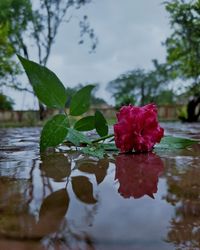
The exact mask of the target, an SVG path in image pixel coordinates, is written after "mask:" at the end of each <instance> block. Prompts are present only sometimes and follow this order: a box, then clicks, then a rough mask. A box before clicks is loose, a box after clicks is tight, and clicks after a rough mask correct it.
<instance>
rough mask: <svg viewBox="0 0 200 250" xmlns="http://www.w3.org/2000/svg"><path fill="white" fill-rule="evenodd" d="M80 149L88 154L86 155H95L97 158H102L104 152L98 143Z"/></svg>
mask: <svg viewBox="0 0 200 250" xmlns="http://www.w3.org/2000/svg"><path fill="white" fill-rule="evenodd" d="M81 151H82V152H83V153H84V154H88V155H91V156H93V157H97V158H99V159H101V158H103V157H104V154H105V150H104V148H103V147H102V146H100V145H93V146H92V145H91V146H90V145H89V146H87V147H84V148H82V149H81Z"/></svg>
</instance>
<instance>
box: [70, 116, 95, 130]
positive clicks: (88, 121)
mask: <svg viewBox="0 0 200 250" xmlns="http://www.w3.org/2000/svg"><path fill="white" fill-rule="evenodd" d="M74 128H75V129H76V130H79V131H90V130H92V129H94V128H95V125H94V116H86V117H83V118H82V119H80V120H78V121H77V122H76V123H75V125H74Z"/></svg>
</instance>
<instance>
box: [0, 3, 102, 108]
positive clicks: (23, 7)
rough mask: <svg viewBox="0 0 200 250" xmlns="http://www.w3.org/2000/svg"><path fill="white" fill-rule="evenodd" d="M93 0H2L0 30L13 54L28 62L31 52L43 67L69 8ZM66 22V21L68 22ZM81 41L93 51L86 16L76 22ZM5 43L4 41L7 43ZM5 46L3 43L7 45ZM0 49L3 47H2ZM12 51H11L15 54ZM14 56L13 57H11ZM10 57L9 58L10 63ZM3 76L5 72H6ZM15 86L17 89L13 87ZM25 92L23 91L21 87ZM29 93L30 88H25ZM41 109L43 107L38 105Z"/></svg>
mask: <svg viewBox="0 0 200 250" xmlns="http://www.w3.org/2000/svg"><path fill="white" fill-rule="evenodd" d="M91 1H92V0H40V1H39V0H38V1H34V2H33V1H31V0H5V1H1V2H0V30H1V29H5V27H6V26H7V27H8V34H7V36H8V40H9V42H10V44H11V45H12V46H13V48H14V51H15V52H16V53H19V54H21V55H23V56H24V57H25V58H27V59H30V57H31V53H30V51H31V50H33V48H32V46H28V45H29V44H32V45H33V46H34V48H35V50H36V53H35V55H37V61H38V63H39V64H41V65H43V66H46V65H47V62H48V59H49V56H50V54H51V49H52V46H53V44H54V42H55V39H56V35H57V33H58V29H59V27H60V25H61V23H62V22H63V21H64V18H65V16H66V14H67V12H68V10H69V9H71V8H75V9H79V8H81V7H82V6H84V5H85V4H88V3H90V2H91ZM68 21H69V20H68ZM79 25H80V29H81V38H80V41H79V43H83V42H84V35H85V34H87V35H89V37H90V38H91V41H92V50H94V49H95V48H96V45H97V42H98V40H97V38H96V36H95V34H94V31H93V29H92V28H91V27H90V24H89V22H88V19H87V16H84V17H83V20H80V22H79ZM6 42H7V41H6ZM7 44H8V43H6V44H5V46H7ZM2 50H3V48H2ZM14 51H13V52H14ZM12 55H13V54H12ZM12 55H11V56H10V57H9V58H8V59H9V60H12ZM5 75H6V72H5ZM13 86H15V87H18V89H20V87H19V86H18V85H17V86H16V84H15V85H13ZM22 89H23V90H24V88H22ZM28 90H29V91H30V88H28ZM40 108H41V109H42V106H41V105H40Z"/></svg>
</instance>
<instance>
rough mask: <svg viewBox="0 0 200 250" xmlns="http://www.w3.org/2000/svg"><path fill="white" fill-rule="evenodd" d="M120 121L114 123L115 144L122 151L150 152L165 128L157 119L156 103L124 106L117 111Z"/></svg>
mask: <svg viewBox="0 0 200 250" xmlns="http://www.w3.org/2000/svg"><path fill="white" fill-rule="evenodd" d="M117 120H118V123H117V124H115V125H114V134H115V144H116V146H117V148H119V149H120V151H121V152H122V153H125V152H131V151H133V150H134V151H135V152H148V151H151V150H152V148H153V146H154V145H155V144H156V143H157V142H158V143H159V142H160V140H161V138H162V137H163V136H164V129H163V128H161V127H160V125H159V124H158V119H157V108H156V105H154V104H148V105H145V106H143V107H135V106H132V105H129V106H123V107H122V108H121V109H120V111H119V113H117Z"/></svg>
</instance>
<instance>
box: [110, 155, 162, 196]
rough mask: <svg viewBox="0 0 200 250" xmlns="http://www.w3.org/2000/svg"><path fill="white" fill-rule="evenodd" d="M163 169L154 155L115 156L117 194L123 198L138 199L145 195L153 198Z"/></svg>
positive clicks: (160, 162)
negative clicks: (117, 182)
mask: <svg viewBox="0 0 200 250" xmlns="http://www.w3.org/2000/svg"><path fill="white" fill-rule="evenodd" d="M163 169H164V165H163V162H162V160H161V159H160V158H159V157H158V156H157V155H155V154H154V153H148V154H131V155H124V154H123V155H119V156H117V157H116V173H115V179H118V181H119V184H120V186H119V189H118V192H119V193H120V194H121V195H122V196H123V197H124V198H130V197H134V198H140V197H142V196H144V195H145V194H147V195H149V196H150V197H152V198H154V196H153V194H154V193H156V192H157V184H158V177H159V175H160V174H161V173H162V172H163Z"/></svg>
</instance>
